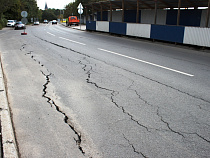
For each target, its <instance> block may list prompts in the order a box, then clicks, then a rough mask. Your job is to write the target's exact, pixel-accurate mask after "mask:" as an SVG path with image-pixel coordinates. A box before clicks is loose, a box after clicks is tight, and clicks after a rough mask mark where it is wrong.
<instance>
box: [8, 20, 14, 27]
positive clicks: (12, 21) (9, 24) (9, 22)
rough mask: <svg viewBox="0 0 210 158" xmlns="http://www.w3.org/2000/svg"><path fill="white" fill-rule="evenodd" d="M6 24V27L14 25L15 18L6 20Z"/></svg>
mask: <svg viewBox="0 0 210 158" xmlns="http://www.w3.org/2000/svg"><path fill="white" fill-rule="evenodd" d="M7 26H8V27H14V26H15V20H7Z"/></svg>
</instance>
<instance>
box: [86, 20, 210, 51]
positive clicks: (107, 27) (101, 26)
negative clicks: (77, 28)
mask: <svg viewBox="0 0 210 158" xmlns="http://www.w3.org/2000/svg"><path fill="white" fill-rule="evenodd" d="M86 29H87V30H94V31H103V32H109V33H114V34H120V35H128V36H135V37H144V38H150V39H156V40H161V41H168V42H176V43H183V44H191V45H197V46H204V47H210V42H209V41H210V28H201V27H186V26H169V25H154V24H135V23H120V22H107V21H97V22H96V21H87V23H86Z"/></svg>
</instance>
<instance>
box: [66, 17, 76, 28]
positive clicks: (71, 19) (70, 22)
mask: <svg viewBox="0 0 210 158" xmlns="http://www.w3.org/2000/svg"><path fill="white" fill-rule="evenodd" d="M66 25H67V26H69V25H70V26H71V25H76V26H78V25H79V19H77V17H76V16H69V17H68V21H67V22H66Z"/></svg>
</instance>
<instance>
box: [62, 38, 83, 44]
mask: <svg viewBox="0 0 210 158" xmlns="http://www.w3.org/2000/svg"><path fill="white" fill-rule="evenodd" d="M59 38H60V39H64V40H67V41H70V42H73V43H77V44H81V45H84V46H85V45H86V44H84V43H80V42H77V41H73V40H70V39H67V38H63V37H59Z"/></svg>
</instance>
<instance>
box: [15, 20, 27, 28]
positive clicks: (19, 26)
mask: <svg viewBox="0 0 210 158" xmlns="http://www.w3.org/2000/svg"><path fill="white" fill-rule="evenodd" d="M18 29H26V26H25V24H23V23H22V22H21V21H18V22H16V24H15V30H18Z"/></svg>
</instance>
